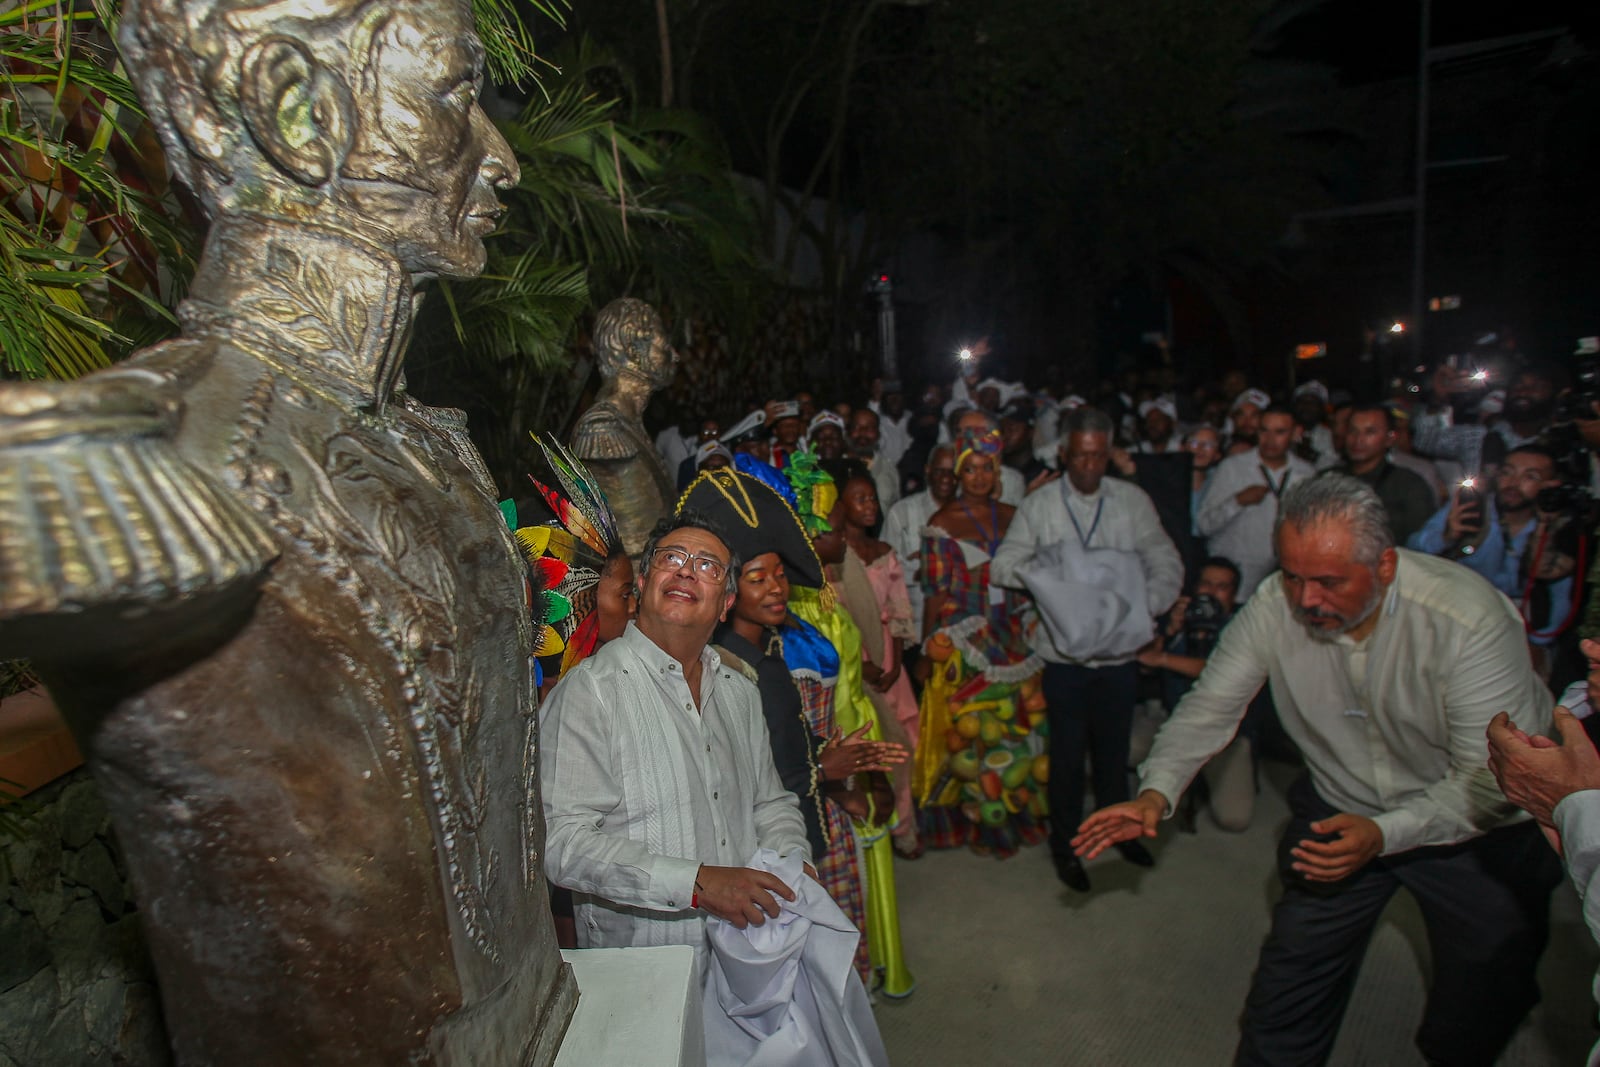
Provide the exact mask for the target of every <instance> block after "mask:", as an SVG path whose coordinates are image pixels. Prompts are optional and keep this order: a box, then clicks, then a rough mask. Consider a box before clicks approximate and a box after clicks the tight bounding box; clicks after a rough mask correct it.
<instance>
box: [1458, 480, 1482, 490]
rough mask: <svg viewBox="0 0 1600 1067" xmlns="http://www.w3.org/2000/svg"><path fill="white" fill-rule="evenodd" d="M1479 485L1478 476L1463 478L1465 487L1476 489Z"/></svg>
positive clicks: (1462, 486)
mask: <svg viewBox="0 0 1600 1067" xmlns="http://www.w3.org/2000/svg"><path fill="white" fill-rule="evenodd" d="M1477 487H1478V479H1476V478H1463V479H1461V488H1463V489H1476V488H1477Z"/></svg>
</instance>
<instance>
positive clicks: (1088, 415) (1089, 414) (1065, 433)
mask: <svg viewBox="0 0 1600 1067" xmlns="http://www.w3.org/2000/svg"><path fill="white" fill-rule="evenodd" d="M1114 429H1115V427H1114V426H1113V425H1112V423H1111V416H1110V415H1107V414H1106V413H1105V412H1103V411H1101V410H1100V409H1099V408H1092V407H1089V406H1088V405H1084V406H1083V407H1077V408H1073V409H1072V410H1071V411H1069V412H1067V417H1066V419H1065V420H1064V421H1063V422H1062V424H1061V444H1062V447H1065V446H1066V443H1067V438H1068V437H1070V436H1071V435H1072V434H1075V433H1103V434H1105V435H1106V436H1107V437H1110V436H1111V433H1112V431H1113V430H1114Z"/></svg>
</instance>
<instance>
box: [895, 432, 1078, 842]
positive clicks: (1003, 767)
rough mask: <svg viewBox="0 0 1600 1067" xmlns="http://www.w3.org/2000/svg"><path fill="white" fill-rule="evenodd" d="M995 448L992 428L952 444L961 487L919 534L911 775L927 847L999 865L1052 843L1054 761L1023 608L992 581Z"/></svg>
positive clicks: (1004, 512) (999, 526)
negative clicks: (920, 634)
mask: <svg viewBox="0 0 1600 1067" xmlns="http://www.w3.org/2000/svg"><path fill="white" fill-rule="evenodd" d="M1000 448H1001V444H1000V434H999V433H998V431H994V430H990V431H988V432H982V431H964V432H963V433H962V434H961V436H960V437H958V438H957V441H956V478H957V481H958V483H959V487H960V488H959V490H958V492H957V494H956V497H955V499H953V500H951V501H950V503H948V504H946V505H945V506H944V507H942V508H940V509H939V510H938V511H936V512H935V513H934V514H933V517H932V518H930V519H929V520H928V526H927V528H926V529H924V531H923V541H922V588H923V592H924V593H925V594H926V596H927V604H926V607H925V609H924V632H925V633H927V634H928V637H927V639H926V640H925V642H924V644H923V649H924V652H925V659H924V662H926V663H927V664H928V666H929V677H928V679H927V683H926V685H924V687H923V690H922V732H921V745H920V747H919V749H918V751H917V754H916V758H915V760H914V767H913V773H912V778H913V788H914V790H915V792H916V796H917V801H918V803H919V804H920V805H921V808H922V811H921V818H922V838H923V843H924V844H926V845H928V846H929V847H933V848H955V847H959V846H961V845H969V846H972V847H973V848H974V849H976V850H978V851H980V852H988V853H990V854H992V855H995V856H998V857H1001V858H1004V857H1006V856H1010V855H1012V854H1013V853H1015V852H1016V851H1017V849H1018V848H1020V847H1021V846H1022V845H1025V844H1036V843H1038V842H1039V841H1042V840H1044V838H1045V828H1044V825H1043V817H1044V815H1045V788H1044V787H1045V782H1046V781H1047V780H1048V776H1049V762H1048V757H1046V756H1045V755H1044V754H1043V753H1044V742H1043V738H1042V737H1041V736H1040V733H1039V727H1040V726H1042V724H1043V722H1044V697H1043V695H1042V694H1041V692H1040V689H1039V676H1040V672H1041V671H1042V670H1043V667H1044V665H1043V663H1042V662H1040V660H1039V659H1038V657H1036V656H1034V655H1033V654H1032V653H1030V652H1029V650H1028V642H1027V639H1026V636H1025V632H1024V619H1025V609H1026V606H1027V604H1026V599H1025V598H1024V597H1023V596H1022V595H1021V594H1019V593H1014V592H1010V591H1008V590H1005V589H1001V588H1000V587H999V586H992V585H990V584H989V561H990V560H991V559H992V558H993V556H994V553H995V549H997V548H998V547H999V546H1000V542H1001V540H1002V539H1003V538H1004V537H1005V535H1006V529H1007V528H1008V527H1009V526H1010V525H1011V517H1012V515H1013V514H1014V512H1015V509H1013V508H1011V507H1008V506H1007V505H1005V504H1002V503H1000V499H999V481H1000V479H999V472H1000Z"/></svg>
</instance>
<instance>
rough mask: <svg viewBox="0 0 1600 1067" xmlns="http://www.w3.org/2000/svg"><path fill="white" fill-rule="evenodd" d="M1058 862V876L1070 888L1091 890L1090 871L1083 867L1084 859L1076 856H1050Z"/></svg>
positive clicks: (1079, 890) (1081, 891)
mask: <svg viewBox="0 0 1600 1067" xmlns="http://www.w3.org/2000/svg"><path fill="white" fill-rule="evenodd" d="M1050 858H1051V859H1053V860H1054V861H1055V864H1056V877H1057V878H1059V879H1061V881H1062V883H1063V884H1065V885H1066V887H1067V888H1068V889H1076V890H1077V891H1078V892H1080V893H1087V892H1088V891H1089V872H1088V871H1086V870H1084V869H1083V861H1082V860H1080V859H1078V857H1076V856H1072V855H1066V856H1060V855H1052V856H1051V857H1050Z"/></svg>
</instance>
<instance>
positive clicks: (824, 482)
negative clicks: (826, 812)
mask: <svg viewBox="0 0 1600 1067" xmlns="http://www.w3.org/2000/svg"><path fill="white" fill-rule="evenodd" d="M783 473H784V476H785V477H786V478H787V479H788V481H789V484H790V486H791V487H792V488H793V489H794V492H795V497H796V507H795V512H796V514H798V515H799V517H800V519H801V521H802V522H803V523H804V524H805V529H806V532H807V533H808V534H810V535H811V543H812V545H813V546H814V547H815V548H816V552H817V557H818V558H819V559H820V560H821V561H822V563H823V566H824V568H825V573H826V574H827V575H828V578H829V582H828V584H827V585H825V586H823V587H822V588H821V589H818V590H810V589H804V588H800V587H796V588H794V589H793V590H792V591H791V592H790V595H789V610H790V612H791V613H792V614H793V615H794V616H795V617H797V618H799V619H801V620H802V621H804V622H807V623H810V624H811V625H812V626H814V627H815V628H816V629H817V630H818V631H820V632H821V633H822V635H823V636H824V637H825V638H827V640H828V642H829V643H830V644H831V645H832V646H833V647H834V649H835V650H836V651H837V652H838V654H839V681H838V683H837V685H836V686H835V689H834V701H833V708H834V717H835V720H836V723H837V728H838V730H839V731H841V732H842V733H844V734H845V735H854V734H856V733H858V732H860V731H861V730H862V728H863V727H865V728H866V730H865V733H864V735H863V736H864V737H865V738H866V739H868V740H872V741H882V740H884V736H883V730H882V726H881V723H880V721H879V716H878V712H877V709H876V708H875V707H874V706H873V703H872V701H871V699H869V698H868V696H867V693H866V689H865V686H864V684H863V682H862V677H861V665H862V652H861V631H860V630H859V629H858V628H857V627H856V624H855V623H854V622H853V621H852V620H851V618H850V614H849V612H847V611H845V610H844V608H842V607H841V606H840V605H839V604H838V593H837V591H836V590H835V588H834V585H833V580H832V579H833V577H834V574H835V573H836V568H837V567H838V566H839V565H840V564H841V563H842V562H843V560H844V556H845V552H846V548H845V541H844V533H843V531H842V530H841V529H839V527H838V526H837V525H835V524H836V523H837V524H842V521H843V516H842V514H841V513H840V504H839V493H838V489H837V487H836V486H835V485H834V484H833V479H832V478H831V477H829V476H828V474H827V472H826V471H823V470H822V469H821V468H819V467H818V466H817V459H816V455H815V453H812V452H810V451H807V450H802V451H798V452H795V453H793V454H792V455H791V456H790V457H789V463H788V465H787V466H785V467H784V469H783ZM856 777H857V779H858V780H857V781H856V782H854V783H851V785H852V789H851V790H849V792H859V793H861V794H863V795H862V796H860V797H859V798H857V799H859V800H860V801H861V808H860V809H859V814H856V817H855V823H854V828H855V834H856V839H857V841H858V842H859V844H860V847H861V850H862V855H863V856H864V857H865V858H864V864H863V866H864V868H865V871H866V886H867V931H866V932H867V951H868V955H869V956H870V957H871V963H872V967H873V969H874V971H875V972H876V973H877V974H878V975H880V976H881V978H882V984H881V986H880V987H879V988H880V989H881V990H882V992H883V994H884V995H885V996H888V997H908V996H910V995H911V993H912V991H913V990H914V989H915V988H916V980H915V979H914V978H912V976H911V972H910V971H909V970H908V969H907V968H906V964H905V953H904V950H903V949H902V947H901V944H900V910H899V905H898V904H897V902H896V898H895V886H894V851H893V849H892V847H891V845H890V843H889V832H890V830H891V829H892V828H893V823H894V793H893V790H892V789H890V788H889V785H888V781H887V779H886V778H883V776H882V775H880V774H877V773H873V774H867V775H864V776H860V775H858V776H856ZM862 778H864V779H865V781H864V782H863V781H861V779H862ZM880 786H881V787H880Z"/></svg>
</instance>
